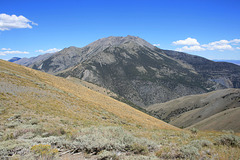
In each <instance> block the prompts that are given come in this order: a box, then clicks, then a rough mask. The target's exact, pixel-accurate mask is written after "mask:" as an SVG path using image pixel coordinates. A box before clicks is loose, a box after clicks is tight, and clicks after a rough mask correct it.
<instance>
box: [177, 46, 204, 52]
mask: <svg viewBox="0 0 240 160" xmlns="http://www.w3.org/2000/svg"><path fill="white" fill-rule="evenodd" d="M176 50H177V51H180V52H185V51H192V52H195V51H204V50H206V49H205V48H202V47H201V46H190V47H189V46H183V47H182V48H177V49H176Z"/></svg>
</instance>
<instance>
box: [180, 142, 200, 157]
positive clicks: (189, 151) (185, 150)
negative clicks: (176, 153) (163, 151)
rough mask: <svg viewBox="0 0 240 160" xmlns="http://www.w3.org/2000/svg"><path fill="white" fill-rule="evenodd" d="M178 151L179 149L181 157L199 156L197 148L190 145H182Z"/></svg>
mask: <svg viewBox="0 0 240 160" xmlns="http://www.w3.org/2000/svg"><path fill="white" fill-rule="evenodd" d="M180 151H181V157H182V158H188V159H197V158H198V157H199V150H198V148H196V147H194V146H192V145H185V146H182V147H181V149H180Z"/></svg>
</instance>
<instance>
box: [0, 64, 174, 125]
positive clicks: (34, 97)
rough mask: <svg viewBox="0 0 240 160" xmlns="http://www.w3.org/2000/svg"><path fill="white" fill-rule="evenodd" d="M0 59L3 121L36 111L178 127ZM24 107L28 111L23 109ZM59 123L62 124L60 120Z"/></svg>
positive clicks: (37, 113) (93, 120) (89, 119)
mask: <svg viewBox="0 0 240 160" xmlns="http://www.w3.org/2000/svg"><path fill="white" fill-rule="evenodd" d="M0 63H1V65H0V74H1V76H0V79H1V81H0V87H1V90H0V92H1V110H2V112H1V113H2V116H1V122H4V121H6V119H7V118H9V116H11V115H13V114H21V115H22V116H27V115H28V114H32V116H40V115H45V116H47V117H48V116H57V117H55V118H57V119H61V118H63V119H71V121H74V120H77V121H78V120H79V121H78V123H79V125H80V124H82V125H84V124H85V122H86V124H96V123H99V124H108V125H109V124H125V125H127V126H128V125H129V126H131V125H141V126H144V127H150V126H151V127H156V128H166V129H167V128H169V129H176V128H175V127H173V126H171V125H168V124H167V123H165V122H162V121H160V120H158V119H156V118H153V117H151V116H148V115H146V114H144V113H142V112H140V111H138V110H136V109H133V108H132V107H130V106H128V105H126V104H124V103H121V102H118V101H117V100H115V99H112V98H110V97H107V96H104V95H102V94H100V93H97V92H95V91H92V90H90V89H88V88H86V87H84V86H81V85H77V84H76V83H73V82H71V81H68V80H66V79H64V78H60V77H55V76H52V75H49V74H47V73H42V72H39V71H35V70H33V69H30V68H27V67H23V66H19V65H17V64H13V63H10V62H6V61H3V60H0ZM23 111H26V112H25V113H22V112H23ZM18 112H19V113H18ZM28 116H29V115H28ZM56 123H60V124H61V122H60V121H58V122H56Z"/></svg>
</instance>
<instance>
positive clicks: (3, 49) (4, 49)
mask: <svg viewBox="0 0 240 160" xmlns="http://www.w3.org/2000/svg"><path fill="white" fill-rule="evenodd" d="M1 50H2V51H10V50H11V48H2V49H1Z"/></svg>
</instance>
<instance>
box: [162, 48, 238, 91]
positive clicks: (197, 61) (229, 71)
mask: <svg viewBox="0 0 240 160" xmlns="http://www.w3.org/2000/svg"><path fill="white" fill-rule="evenodd" d="M164 53H165V54H166V55H168V56H170V57H172V58H175V59H178V60H181V61H182V62H183V63H187V64H190V65H191V66H192V67H193V68H194V69H195V70H196V72H197V73H199V74H200V75H201V76H202V77H204V78H206V79H209V80H210V81H214V82H217V83H219V84H222V85H223V86H225V87H227V88H240V77H239V74H240V70H239V68H240V67H239V66H238V65H235V64H232V63H228V62H214V61H211V60H208V59H206V58H202V57H199V56H195V55H189V54H186V53H183V52H176V51H171V50H164Z"/></svg>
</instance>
